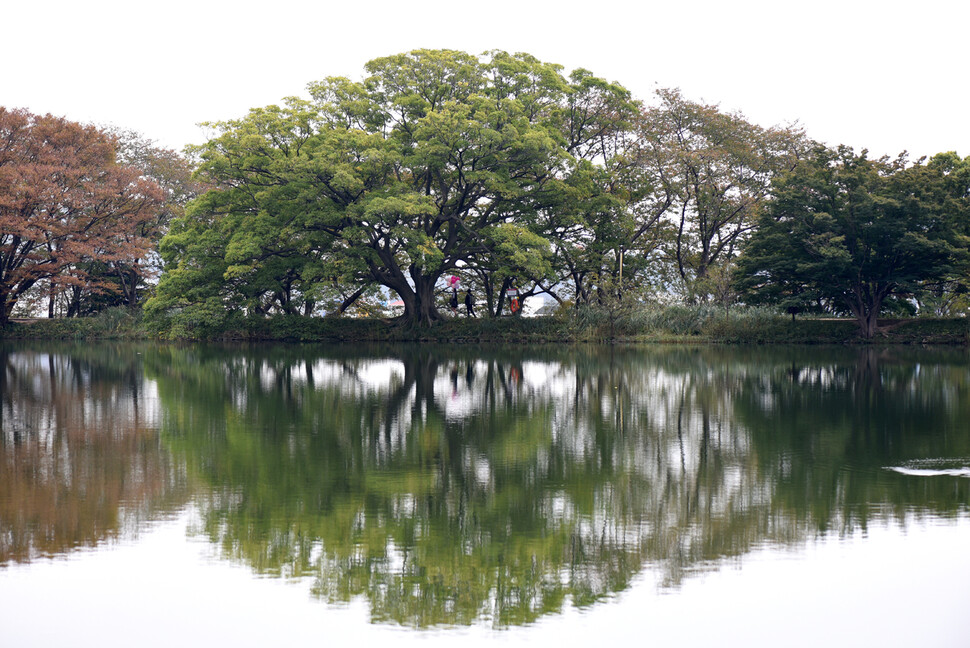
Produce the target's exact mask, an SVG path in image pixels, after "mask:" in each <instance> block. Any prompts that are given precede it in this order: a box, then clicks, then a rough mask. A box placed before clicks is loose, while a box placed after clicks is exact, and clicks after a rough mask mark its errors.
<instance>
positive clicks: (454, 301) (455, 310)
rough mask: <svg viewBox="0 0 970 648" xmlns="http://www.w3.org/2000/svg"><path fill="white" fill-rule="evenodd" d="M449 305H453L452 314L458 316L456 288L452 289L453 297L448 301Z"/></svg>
mask: <svg viewBox="0 0 970 648" xmlns="http://www.w3.org/2000/svg"><path fill="white" fill-rule="evenodd" d="M448 306H450V307H451V314H452V315H454V316H455V317H458V290H457V289H456V288H452V289H451V299H450V300H449V301H448Z"/></svg>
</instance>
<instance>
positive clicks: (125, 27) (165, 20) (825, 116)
mask: <svg viewBox="0 0 970 648" xmlns="http://www.w3.org/2000/svg"><path fill="white" fill-rule="evenodd" d="M5 4H6V6H5V7H4V9H3V12H2V20H3V23H4V26H5V29H4V30H3V31H4V36H3V39H2V40H0V47H2V52H3V58H2V64H0V105H3V106H6V107H8V108H27V109H29V110H31V111H32V112H35V113H48V112H50V113H54V114H56V115H62V116H65V117H67V118H69V119H72V120H75V121H82V122H95V123H99V124H114V125H116V126H119V127H124V128H133V129H135V130H137V131H139V132H141V133H142V134H144V135H145V136H147V137H149V138H151V139H154V140H156V141H158V142H159V143H160V144H163V145H165V146H168V147H171V148H176V149H180V148H181V147H182V146H183V145H185V144H189V143H201V142H202V141H204V140H205V132H204V131H203V130H202V129H200V128H198V127H197V126H196V124H197V123H198V122H202V121H218V120H225V119H232V118H235V117H239V116H242V115H244V114H245V113H246V111H247V110H248V109H249V108H251V107H255V106H264V105H268V104H272V103H277V102H279V100H280V99H281V98H283V97H285V96H289V95H305V88H306V85H307V83H309V82H310V81H314V80H317V79H322V78H323V77H326V76H332V75H342V76H349V77H351V78H360V77H361V76H362V73H363V64H364V63H365V62H366V61H368V60H370V59H372V58H376V57H379V56H385V55H389V54H395V53H399V52H404V51H408V50H411V49H416V48H451V49H461V50H465V51H468V52H471V53H475V54H478V53H481V52H482V51H485V50H488V49H502V50H507V51H510V52H528V53H530V54H533V55H535V56H536V57H538V58H540V59H542V60H545V61H549V62H554V63H559V64H562V65H564V66H565V67H566V69H567V70H571V69H573V68H576V67H585V68H588V69H590V70H592V71H593V72H594V73H595V74H597V75H599V76H602V77H606V78H608V79H610V80H613V81H619V82H620V83H622V84H623V85H625V86H626V87H627V88H629V89H630V90H632V91H633V93H634V94H635V95H636V96H637V97H639V98H641V99H644V100H649V99H650V97H651V95H652V92H653V90H654V88H656V87H658V86H659V87H679V88H681V90H682V91H683V93H684V94H685V96H686V97H688V98H690V99H693V100H703V101H705V102H708V103H717V104H720V105H721V107H722V108H724V109H726V110H732V111H734V110H738V111H741V112H743V113H744V114H745V115H746V116H747V117H748V118H749V119H750V120H751V121H754V122H756V123H758V124H761V125H763V126H770V125H774V124H779V123H786V122H793V121H798V122H799V123H800V124H801V125H802V126H803V127H804V128H805V129H806V131H807V132H808V134H809V135H810V136H812V137H814V138H815V139H818V140H821V141H823V142H826V143H828V144H832V145H834V144H839V143H844V144H849V145H851V146H853V147H855V148H856V149H861V148H868V149H869V150H870V151H871V152H872V153H873V154H877V155H881V154H896V153H898V152H900V151H902V150H904V149H905V150H908V151H910V153H911V155H912V156H913V157H918V156H919V155H924V154H933V153H937V152H940V151H947V150H956V151H957V152H958V153H960V155H962V156H967V155H970V127H968V121H967V118H966V115H967V114H968V106H970V79H968V65H967V62H968V60H970V51H968V49H967V45H966V43H967V36H968V34H967V29H968V25H970V2H966V0H920V1H918V2H914V1H912V0H910V1H906V2H900V1H897V0H880V1H869V0H812V1H810V2H809V1H802V2H797V3H796V2H784V0H775V1H761V0H738V1H730V0H697V1H695V2H690V0H687V1H686V2H673V1H667V2H654V1H650V0H647V1H644V2H640V3H636V2H620V1H617V0H587V1H586V2H572V1H569V0H562V1H559V2H545V1H542V2H530V1H529V0H515V1H510V0H491V1H489V2H474V3H472V2H459V1H453V2H444V1H441V0H430V1H424V2H422V1H414V0H412V1H411V2H407V1H405V0H396V1H394V2H389V1H387V0H371V1H368V0H356V1H355V0H347V1H345V2H301V1H298V0H265V1H253V0H234V1H222V0H167V1H166V2H157V3H145V2H137V1H132V0H123V1H122V0H87V1H85V0H53V1H45V0H33V1H32V2H26V1H19V0H10V2H7V3H5Z"/></svg>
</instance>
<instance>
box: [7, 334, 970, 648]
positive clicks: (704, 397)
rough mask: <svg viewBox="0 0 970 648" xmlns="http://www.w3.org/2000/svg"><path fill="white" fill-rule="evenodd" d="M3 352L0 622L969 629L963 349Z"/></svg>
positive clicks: (563, 629) (310, 630)
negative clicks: (46, 614)
mask: <svg viewBox="0 0 970 648" xmlns="http://www.w3.org/2000/svg"><path fill="white" fill-rule="evenodd" d="M2 358H3V361H4V383H3V422H4V425H3V436H2V445H0V461H2V464H0V529H2V534H0V561H2V562H3V563H4V564H5V567H0V601H3V603H4V606H3V608H2V609H5V610H7V611H8V612H10V611H12V612H15V614H13V615H12V616H11V618H16V619H19V620H20V621H18V622H16V623H13V624H8V623H7V622H6V620H5V622H4V624H3V628H4V629H0V640H2V641H0V643H3V645H53V643H50V642H48V641H46V640H44V639H43V638H44V636H45V633H47V634H48V635H49V636H48V638H49V639H50V640H51V642H54V639H55V638H56V633H55V631H54V630H53V629H52V628H50V627H46V626H45V627H43V628H42V627H41V626H42V625H43V624H41V623H39V620H38V619H37V618H36V614H32V613H31V612H30V610H32V609H47V610H51V609H55V610H57V611H58V614H59V615H61V616H62V617H63V618H64V619H65V621H66V622H67V621H70V622H69V623H67V626H66V627H74V628H75V630H76V631H77V632H78V633H80V634H77V635H75V636H82V637H92V638H93V637H96V636H97V632H95V628H94V627H92V621H91V619H96V618H101V622H102V623H104V622H105V618H104V617H99V615H97V614H94V612H93V611H92V610H90V609H89V608H90V606H92V605H94V606H103V608H102V609H106V610H116V611H117V616H115V614H116V613H115V612H112V613H111V616H110V617H107V618H110V619H111V620H110V621H109V622H110V623H111V624H117V623H118V619H119V618H123V619H130V620H132V623H133V624H137V623H139V622H138V621H137V620H139V619H142V621H141V622H144V623H148V624H151V621H150V620H149V619H147V618H146V617H145V615H146V614H149V615H155V616H152V618H153V619H154V620H155V623H158V624H161V626H162V627H164V628H165V630H160V629H158V628H155V629H153V630H152V631H151V632H150V633H149V634H150V635H152V636H151V637H144V638H145V640H146V641H148V642H150V641H152V640H154V639H155V638H158V639H159V645H160V643H162V639H163V638H168V639H172V633H178V634H181V633H188V634H189V635H191V636H196V637H211V642H218V643H225V641H226V640H228V639H233V641H237V642H239V643H241V644H242V645H256V644H258V643H259V641H257V639H258V638H259V637H266V638H267V640H269V637H270V635H273V636H278V635H277V634H276V633H278V632H281V631H282V629H283V628H285V629H286V630H285V632H284V634H285V636H286V637H287V639H289V638H291V637H292V636H293V633H296V634H301V633H305V635H306V637H307V638H313V637H316V638H317V639H319V638H320V637H321V636H327V637H330V638H333V636H334V634H333V633H337V634H339V633H340V632H346V633H347V635H346V636H348V637H357V636H363V635H362V634H361V633H364V634H367V635H368V636H373V637H376V638H384V637H394V638H395V640H401V639H402V638H404V637H409V638H410V637H424V639H423V640H427V639H429V638H434V637H439V636H440V637H451V639H454V638H455V637H454V635H455V634H456V633H457V634H458V635H460V636H468V637H474V638H479V639H482V638H487V637H489V636H491V634H490V633H492V632H494V630H489V628H509V630H505V631H500V632H502V634H501V636H502V637H503V638H504V639H510V638H514V639H515V640H516V641H517V640H520V639H521V640H523V641H525V640H528V639H529V638H531V637H534V635H535V633H541V636H542V640H543V641H546V640H547V639H548V638H549V637H556V636H559V637H561V638H562V640H563V641H566V642H567V643H574V641H573V640H575V639H576V638H577V637H581V636H588V637H589V640H591V641H593V640H602V638H603V637H615V638H617V639H618V640H619V639H621V638H624V637H625V638H626V639H630V638H636V637H642V633H643V629H642V624H643V623H644V622H645V620H649V621H650V628H651V630H650V631H651V632H652V633H654V634H653V635H651V636H655V637H657V638H659V637H662V636H664V632H666V630H664V629H665V628H666V629H668V630H669V631H670V632H674V634H671V635H670V638H671V640H673V639H674V638H676V639H677V641H679V642H681V643H683V642H685V641H686V642H687V643H688V644H690V643H691V641H693V640H696V641H697V642H698V643H699V642H701V641H706V640H710V641H713V642H716V641H717V638H718V637H719V636H721V637H723V636H729V635H731V634H732V633H734V636H737V637H748V638H750V639H753V640H754V642H755V643H758V641H762V640H763V641H764V642H765V643H766V644H770V643H772V642H778V641H782V640H784V641H785V642H786V643H787V642H789V641H790V642H792V643H794V644H796V645H797V644H798V643H799V642H801V641H803V640H804V641H805V643H804V645H808V643H809V641H808V639H809V638H812V637H814V638H815V639H817V640H821V639H823V638H826V637H828V639H827V640H828V641H829V642H832V641H836V643H839V641H838V637H839V636H841V635H840V632H863V631H866V632H868V635H867V636H868V637H869V638H873V637H874V636H876V635H885V638H886V639H887V640H888V641H890V645H905V642H903V643H900V642H899V641H900V639H901V638H903V637H908V636H913V637H916V636H919V637H924V638H925V637H926V636H936V637H937V639H938V645H939V643H942V644H943V645H959V643H958V642H956V638H957V637H958V636H959V632H957V631H959V630H963V631H965V630H967V629H968V628H967V622H966V621H963V620H962V619H963V615H962V611H959V612H958V611H957V610H956V607H957V604H956V603H954V601H965V600H966V599H967V596H966V595H967V594H968V593H970V591H968V587H967V586H966V585H965V584H964V583H966V582H967V578H966V577H967V576H968V575H970V564H968V563H970V560H968V559H965V558H963V557H962V556H963V554H965V553H966V552H964V551H962V550H961V547H962V546H963V545H965V542H966V540H967V539H968V530H967V529H968V527H967V518H968V516H967V502H968V494H970V481H968V480H967V479H966V478H965V473H966V471H970V466H968V465H967V463H966V459H965V458H966V457H970V434H968V427H967V423H966V421H970V418H968V416H967V415H968V414H970V412H967V411H966V410H967V409H968V408H970V399H968V398H966V395H967V394H966V392H967V388H968V386H970V380H968V379H970V372H968V363H967V358H966V353H965V352H964V351H963V350H959V351H947V352H939V353H936V352H929V351H912V350H907V349H903V350H873V349H861V350H846V349H837V350H832V351H827V350H820V349H785V350H782V349H720V348H703V349H700V348H683V347H679V348H662V347H656V348H651V349H645V350H632V349H614V350H610V349H583V350H578V351H577V350H571V351H568V352H565V351H559V350H552V349H542V350H538V351H536V350H531V351H523V350H508V351H490V352H486V351H481V350H471V349H441V348H427V347H424V348H402V347H388V348H379V349H364V350H349V349H346V348H343V349H334V348H326V347H297V346H290V347H275V348H262V349H251V350H246V351H243V350H238V349H228V348H217V347H184V348H179V347H137V348H135V347H121V346H112V347H103V348H91V347H71V346H65V347H61V348H59V349H55V350H54V351H53V352H52V351H51V349H38V348H36V347H34V348H31V347H5V348H4V349H3V351H2ZM92 493H97V494H98V495H97V497H92V496H91V494H92ZM180 511H181V512H180ZM173 516H174V519H171V518H173ZM166 518H169V519H170V521H167V522H166V521H159V520H165V519H166ZM146 525H147V527H146ZM146 528H147V529H149V530H148V531H145V530H144V529H146ZM48 556H53V557H54V559H53V560H51V559H48V558H45V557H48ZM254 574H256V575H261V576H271V577H283V578H269V579H268V580H267V579H262V578H261V579H255V580H254V579H253V578H252V576H253V575H254ZM55 584H56V585H55ZM308 592H309V595H308ZM32 596H34V597H36V600H35V599H32ZM72 599H73V600H74V603H71V600H72ZM317 599H321V600H323V601H326V602H328V603H330V605H328V606H320V605H319V604H317V603H316V602H315V601H316V600H317ZM32 600H33V601H34V603H33V605H38V606H40V607H38V608H33V607H31V605H32V603H31V601H32ZM860 600H866V601H867V603H866V604H865V605H863V606H860V605H859V601H860ZM42 602H45V603H42ZM141 606H144V607H141ZM846 609H852V610H853V612H852V613H851V614H848V613H847V612H846V611H845V610H846ZM86 610H87V612H85V611H86ZM160 610H161V611H164V613H163V614H162V616H160V617H159V616H157V615H158V614H159V611H160ZM201 610H209V611H213V612H218V617H212V616H210V615H209V613H208V612H206V613H202V612H201ZM785 610H788V611H789V612H788V613H787V614H786V613H785ZM795 613H797V616H798V617H799V618H800V619H801V622H802V624H806V623H808V625H810V626H811V628H812V630H807V629H802V630H796V629H795V628H792V627H786V626H785V625H784V623H782V622H781V621H779V620H783V619H790V617H792V615H793V614H795ZM92 615H93V616H92ZM767 616H771V618H772V619H774V621H772V622H770V623H766V622H765V621H764V619H765V618H766V617H767ZM877 617H878V618H880V619H882V621H881V622H880V623H881V624H882V625H881V626H880V627H879V628H869V629H868V630H865V629H866V628H867V627H868V626H869V624H870V623H875V622H876V619H877ZM924 617H925V618H924ZM213 618H219V619H222V620H224V622H219V623H217V624H215V626H213V622H212V619H213ZM31 619H33V620H34V624H32V623H31V621H30V620H31ZM692 619H693V621H692ZM698 619H703V620H704V622H703V623H699V622H698ZM806 619H811V621H810V622H807V621H806ZM790 620H791V622H792V623H795V619H790ZM373 621H377V622H381V623H379V624H378V625H373V624H371V623H369V622H373ZM281 624H282V625H281ZM522 624H526V625H525V626H524V627H519V628H518V629H517V630H515V631H514V632H512V630H511V628H515V627H517V626H522ZM31 625H33V628H34V629H33V631H31V630H29V628H30V627H31ZM399 626H403V628H409V627H418V628H426V630H424V631H422V633H420V634H419V635H411V634H409V633H408V632H407V631H405V630H404V629H403V628H402V627H399ZM466 626H467V627H466ZM130 627H131V628H132V631H133V632H136V630H135V628H136V625H132V626H130ZM434 627H438V628H442V627H444V628H450V629H449V630H447V631H445V630H440V629H439V630H435V631H433V632H432V631H430V630H427V628H434ZM463 627H464V628H465V629H462V628H463ZM677 627H679V628H680V629H679V633H680V634H679V635H678V634H676V632H675V631H674V630H673V629H674V628H677ZM85 628H90V631H91V634H87V631H86V630H84V629H85ZM324 629H325V630H324ZM341 629H342V630H341ZM18 632H25V633H28V634H27V635H18V634H17V633H18ZM30 632H35V633H36V634H34V635H32V637H33V638H32V639H31V638H30V637H31V635H30V634H29V633H30ZM429 632H430V634H429ZM442 632H443V633H444V634H441V633H442ZM786 632H787V633H789V634H788V635H787V638H784V635H783V633H786ZM510 633H511V634H510ZM724 633H727V635H725V634H724ZM17 637H20V638H21V639H24V641H7V639H15V638H17ZM691 637H693V639H691ZM759 637H760V639H759ZM597 638H599V639H597ZM102 640H104V637H103V636H102V637H99V638H98V641H99V642H100V641H102ZM89 643H94V640H93V639H92V640H91V641H90V642H89ZM109 643H110V642H109ZM193 643H195V642H193ZM864 643H868V641H865V642H864Z"/></svg>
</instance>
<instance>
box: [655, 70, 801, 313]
mask: <svg viewBox="0 0 970 648" xmlns="http://www.w3.org/2000/svg"><path fill="white" fill-rule="evenodd" d="M657 98H658V100H659V101H658V103H657V104H656V105H655V106H653V107H651V108H649V109H648V110H646V111H645V112H644V114H643V118H642V121H641V124H640V142H641V146H642V147H643V150H642V152H641V155H642V156H643V159H644V160H645V161H646V163H648V164H649V165H650V166H651V168H652V171H653V176H654V177H655V178H656V180H657V187H658V190H659V191H660V195H661V196H663V197H664V199H669V200H670V202H669V203H666V204H664V203H661V204H662V205H663V206H664V208H665V213H664V218H665V220H667V222H668V223H669V224H670V225H671V226H672V229H673V231H672V233H671V239H670V241H669V243H668V246H667V247H668V250H669V252H668V258H669V259H670V263H671V264H672V265H673V266H674V267H675V269H676V272H675V276H676V277H677V278H679V281H680V283H681V285H682V286H683V287H684V289H685V290H686V295H687V298H688V299H689V300H691V301H693V300H697V299H705V298H706V297H707V290H706V289H705V287H704V286H705V280H706V278H707V275H708V273H709V271H710V269H711V268H712V267H714V266H717V265H719V264H720V265H721V266H726V265H727V264H728V263H729V262H730V260H731V259H732V258H733V257H734V256H736V254H737V252H738V249H739V246H740V244H741V243H742V242H743V241H744V239H745V238H746V237H747V236H748V234H750V232H751V231H752V229H753V228H754V227H755V223H756V220H757V216H758V214H759V212H760V210H761V207H762V206H763V204H764V202H765V200H766V198H767V197H768V195H769V191H770V188H771V181H772V179H773V178H774V177H775V175H777V174H778V173H781V172H783V171H786V170H788V169H791V168H792V167H793V166H794V165H795V163H796V162H797V160H798V157H799V156H800V155H801V154H802V152H803V151H804V150H805V149H806V148H807V147H808V142H807V141H806V139H805V138H804V136H803V134H802V132H801V131H800V130H799V129H797V128H794V127H776V128H763V127H760V126H757V125H755V124H752V123H751V122H749V121H748V120H747V119H746V118H745V117H744V116H743V115H741V114H737V113H729V112H724V111H723V110H721V109H720V108H718V107H717V106H711V105H705V104H702V103H697V102H694V101H690V100H688V99H686V98H684V97H683V96H682V95H681V93H680V92H679V91H678V90H669V89H662V90H658V91H657Z"/></svg>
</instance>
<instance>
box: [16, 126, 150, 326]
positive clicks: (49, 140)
mask: <svg viewBox="0 0 970 648" xmlns="http://www.w3.org/2000/svg"><path fill="white" fill-rule="evenodd" d="M162 201H163V194H162V191H161V189H160V188H159V186H158V185H157V184H156V183H154V182H152V181H151V180H148V179H147V178H145V177H143V175H142V174H141V173H140V172H139V171H137V170H136V169H134V168H130V167H126V166H123V165H120V164H118V163H117V162H116V159H115V144H114V139H113V138H111V137H110V136H109V135H107V134H105V133H104V132H102V131H100V130H98V129H97V128H95V127H93V126H84V125H81V124H78V123H75V122H71V121H68V120H67V119H64V118H62V117H54V116H51V115H45V116H39V115H34V114H31V113H29V112H28V111H26V110H11V109H6V108H3V107H0V326H3V325H5V324H6V323H7V321H8V320H9V318H10V316H11V313H12V312H13V310H14V307H15V306H16V305H17V302H18V301H19V300H21V299H22V298H23V297H24V296H25V295H27V294H28V292H29V291H31V290H32V289H35V290H36V288H37V287H38V286H47V287H48V288H49V292H50V294H51V295H53V294H55V293H56V292H57V291H58V290H60V289H63V288H65V287H67V286H80V287H83V288H84V289H85V290H88V291H92V292H104V291H115V290H118V289H119V286H118V285H117V284H116V283H114V282H112V281H111V280H110V278H106V277H103V276H95V275H93V274H91V273H90V272H89V271H88V268H89V267H90V265H91V264H92V263H94V262H101V263H115V262H126V264H129V265H130V266H136V267H137V264H136V263H134V262H135V261H137V260H138V259H141V258H143V257H144V256H145V255H146V254H147V253H148V251H149V248H150V243H149V240H148V238H147V237H146V236H144V234H143V232H144V228H143V225H144V223H145V222H147V221H150V220H152V219H153V218H154V216H155V214H156V212H157V211H158V210H159V209H160V208H161V206H162Z"/></svg>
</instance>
